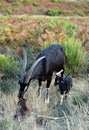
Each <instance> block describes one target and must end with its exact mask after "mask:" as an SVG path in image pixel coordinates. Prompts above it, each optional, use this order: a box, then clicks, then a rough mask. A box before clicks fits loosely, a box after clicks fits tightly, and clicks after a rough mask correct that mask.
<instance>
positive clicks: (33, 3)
mask: <svg viewBox="0 0 89 130" xmlns="http://www.w3.org/2000/svg"><path fill="white" fill-rule="evenodd" d="M0 13H1V14H4V15H7V14H12V15H13V14H18V15H23V14H28V15H64V16H68V15H70V16H72V15H80V16H88V15H89V2H87V1H86V2H79V1H77V2H76V1H66V0H63V1H61V0H19V1H18V0H0Z"/></svg>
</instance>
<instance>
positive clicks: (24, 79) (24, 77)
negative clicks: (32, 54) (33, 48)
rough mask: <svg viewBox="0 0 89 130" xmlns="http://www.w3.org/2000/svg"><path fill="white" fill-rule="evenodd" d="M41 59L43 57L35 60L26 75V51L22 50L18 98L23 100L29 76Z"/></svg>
mask: <svg viewBox="0 0 89 130" xmlns="http://www.w3.org/2000/svg"><path fill="white" fill-rule="evenodd" d="M43 58H45V56H43V57H40V58H39V59H37V60H36V61H35V62H34V64H33V65H32V67H31V68H30V69H29V71H28V72H27V73H26V72H25V70H26V64H27V55H26V51H25V50H24V60H23V61H24V62H23V66H22V72H21V76H20V79H19V84H20V89H19V94H18V97H19V98H23V95H24V93H25V92H26V91H27V89H28V87H29V84H30V79H31V75H32V73H33V71H34V68H35V67H36V65H37V64H38V63H39V62H40V61H41V60H42V59H43Z"/></svg>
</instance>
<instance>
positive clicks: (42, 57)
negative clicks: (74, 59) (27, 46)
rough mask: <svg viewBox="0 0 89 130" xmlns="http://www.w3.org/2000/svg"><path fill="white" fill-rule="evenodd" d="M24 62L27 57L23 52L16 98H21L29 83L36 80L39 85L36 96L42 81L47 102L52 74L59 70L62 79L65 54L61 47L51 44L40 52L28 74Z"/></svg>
mask: <svg viewBox="0 0 89 130" xmlns="http://www.w3.org/2000/svg"><path fill="white" fill-rule="evenodd" d="M26 62H27V57H26V52H25V50H24V64H23V67H22V73H21V77H20V80H19V84H20V89H19V94H18V97H19V98H23V95H24V93H25V92H26V91H27V89H28V87H29V85H30V82H31V81H34V80H36V79H37V80H38V83H39V87H38V96H39V95H40V89H41V86H42V81H47V83H46V101H47V102H49V93H48V89H49V87H50V83H51V80H52V75H53V72H59V71H60V70H63V72H62V73H61V76H62V77H63V73H64V63H65V54H64V49H63V47H62V46H61V45H59V44H53V45H51V46H50V47H48V48H46V49H44V50H43V51H41V52H40V53H39V54H38V56H37V57H36V59H35V61H34V63H33V65H32V67H31V68H30V69H29V70H28V72H25V69H26Z"/></svg>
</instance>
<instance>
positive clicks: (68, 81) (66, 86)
mask: <svg viewBox="0 0 89 130" xmlns="http://www.w3.org/2000/svg"><path fill="white" fill-rule="evenodd" d="M54 85H55V86H57V85H58V86H59V91H60V94H61V100H60V105H62V103H63V99H64V98H65V97H67V94H68V92H69V91H70V89H71V87H72V76H71V75H70V74H68V75H67V76H66V77H65V78H64V79H63V78H62V77H60V76H58V75H56V78H55V82H54Z"/></svg>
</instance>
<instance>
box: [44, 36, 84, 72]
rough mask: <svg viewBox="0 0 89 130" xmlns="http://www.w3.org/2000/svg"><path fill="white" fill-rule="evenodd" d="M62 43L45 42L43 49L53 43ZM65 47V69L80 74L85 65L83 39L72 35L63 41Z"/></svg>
mask: <svg viewBox="0 0 89 130" xmlns="http://www.w3.org/2000/svg"><path fill="white" fill-rule="evenodd" d="M55 43H58V44H59V43H60V41H59V42H51V43H49V42H45V43H44V44H43V46H42V50H43V49H44V48H47V47H48V46H50V45H51V44H55ZM61 44H62V46H63V47H64V51H65V55H66V63H65V69H66V70H65V71H66V72H67V73H72V74H76V73H77V74H79V73H81V72H82V69H83V68H84V67H85V64H86V63H85V59H84V52H83V47H82V44H81V41H79V40H77V39H75V38H74V37H71V38H69V39H67V40H65V41H64V42H63V43H61Z"/></svg>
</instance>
